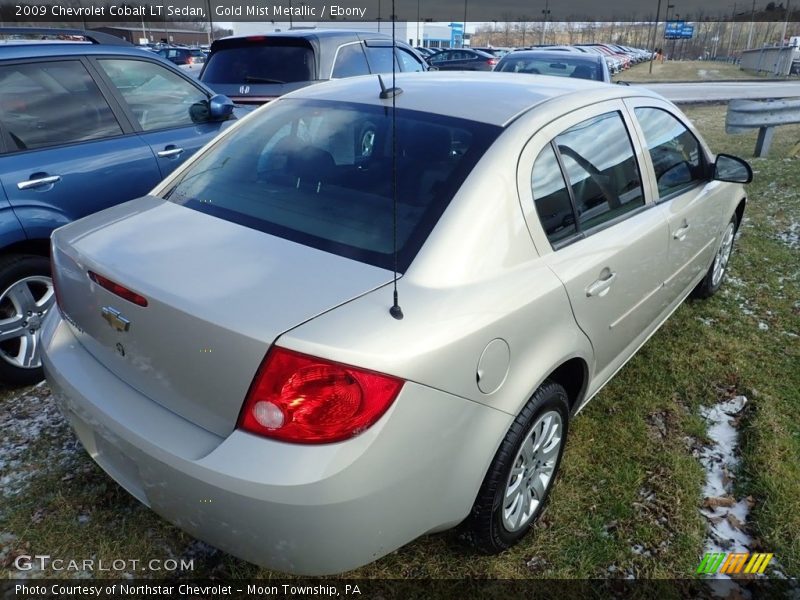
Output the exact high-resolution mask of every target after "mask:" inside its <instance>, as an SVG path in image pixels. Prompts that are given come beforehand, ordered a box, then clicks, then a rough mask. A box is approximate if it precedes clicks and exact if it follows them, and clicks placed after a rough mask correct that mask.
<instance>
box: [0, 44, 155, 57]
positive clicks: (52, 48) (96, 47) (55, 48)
mask: <svg viewBox="0 0 800 600" xmlns="http://www.w3.org/2000/svg"><path fill="white" fill-rule="evenodd" d="M90 54H91V55H96V54H115V55H125V56H142V55H144V56H148V57H155V56H156V55H155V54H154V53H153V52H149V51H147V50H144V49H142V48H137V47H136V46H133V45H130V46H127V45H126V46H116V45H115V46H112V45H109V44H87V43H85V42H67V41H64V42H61V43H54V42H52V41H48V43H46V44H34V43H26V44H8V45H6V44H0V60H19V59H24V58H49V57H55V56H83V55H90Z"/></svg>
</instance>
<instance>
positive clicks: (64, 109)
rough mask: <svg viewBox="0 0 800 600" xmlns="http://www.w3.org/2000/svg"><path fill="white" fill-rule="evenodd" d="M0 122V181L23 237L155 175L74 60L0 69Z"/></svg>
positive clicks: (141, 190) (137, 142)
mask: <svg viewBox="0 0 800 600" xmlns="http://www.w3.org/2000/svg"><path fill="white" fill-rule="evenodd" d="M118 116H120V117H121V118H119V119H118V118H117V117H118ZM0 122H1V123H2V130H3V132H4V136H5V146H6V152H5V153H3V154H0V184H2V187H3V190H4V191H5V193H6V196H7V197H8V202H9V204H10V205H11V206H12V207H13V209H14V212H15V213H16V215H17V217H18V218H19V220H20V221H21V222H22V225H23V227H24V229H25V232H26V234H27V236H28V237H29V238H43V237H49V235H50V232H51V231H52V230H53V228H55V227H58V226H60V225H63V224H64V223H68V222H70V221H72V220H75V219H78V218H80V217H83V216H85V215H87V214H89V213H92V212H95V211H98V210H100V209H103V208H106V207H108V206H111V205H114V204H118V203H120V202H123V201H126V200H130V199H132V198H135V197H137V196H142V195H144V194H146V193H147V192H148V191H149V190H150V189H151V188H152V187H153V186H154V185H155V184H156V183H158V181H159V180H160V178H161V176H160V173H159V170H158V167H157V165H156V162H155V159H154V158H153V155H152V153H151V152H150V150H149V148H148V147H147V146H146V145H145V144H144V143H143V142H142V140H141V139H139V137H137V136H136V135H134V134H132V133H131V132H130V126H129V125H128V124H127V123H126V122H125V121H124V117H123V116H122V115H115V113H114V112H113V111H112V108H111V106H110V104H109V101H108V99H107V98H105V97H104V95H103V93H101V91H100V88H99V87H98V85H97V83H96V82H95V81H94V80H93V78H92V76H91V75H90V72H89V71H88V70H87V66H86V64H85V63H84V62H83V61H82V60H80V59H78V58H71V59H68V60H52V59H51V60H47V61H24V62H18V63H14V64H10V63H4V64H2V65H0Z"/></svg>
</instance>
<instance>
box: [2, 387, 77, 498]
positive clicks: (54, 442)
mask: <svg viewBox="0 0 800 600" xmlns="http://www.w3.org/2000/svg"><path fill="white" fill-rule="evenodd" d="M42 441H43V442H44V443H40V442H42ZM34 452H35V453H36V454H37V456H36V457H34V456H32V454H33V453H34ZM42 452H45V453H46V456H44V457H42V456H41V453H42ZM79 455H80V446H79V445H78V444H77V442H76V441H75V438H74V437H73V435H72V433H71V432H70V430H69V427H68V426H67V424H66V422H65V420H64V417H63V416H62V415H61V412H60V411H59V409H58V407H57V406H56V404H55V402H54V401H53V399H52V397H51V395H50V390H49V389H48V388H47V387H46V386H45V385H44V382H42V383H40V384H38V385H36V386H34V387H33V388H29V389H28V390H26V391H25V392H23V393H21V394H20V395H18V396H16V397H13V398H8V399H6V400H5V401H4V404H3V410H2V411H0V498H13V497H15V496H17V495H19V494H20V493H21V492H23V491H24V490H25V488H26V487H27V485H28V482H29V481H30V480H31V479H32V478H33V477H34V476H35V475H36V472H37V468H38V464H56V463H59V464H71V463H72V461H73V460H74V459H75V458H76V457H77V456H79Z"/></svg>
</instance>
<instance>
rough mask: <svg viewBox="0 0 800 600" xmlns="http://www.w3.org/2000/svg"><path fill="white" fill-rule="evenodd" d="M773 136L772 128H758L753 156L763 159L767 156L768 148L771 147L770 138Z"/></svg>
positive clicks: (773, 129)
mask: <svg viewBox="0 0 800 600" xmlns="http://www.w3.org/2000/svg"><path fill="white" fill-rule="evenodd" d="M774 135H775V128H774V127H759V128H758V139H756V151H755V156H757V157H758V158H763V157H765V156H766V155H767V154H769V147H770V146H771V145H772V138H773V136H774Z"/></svg>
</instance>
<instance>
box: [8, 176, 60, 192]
mask: <svg viewBox="0 0 800 600" xmlns="http://www.w3.org/2000/svg"><path fill="white" fill-rule="evenodd" d="M59 181H61V175H48V176H46V177H37V178H36V179H28V180H27V181H20V182H19V183H18V184H17V189H18V190H30V189H32V188H37V187H44V186H46V185H51V184H53V183H58V182H59Z"/></svg>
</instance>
